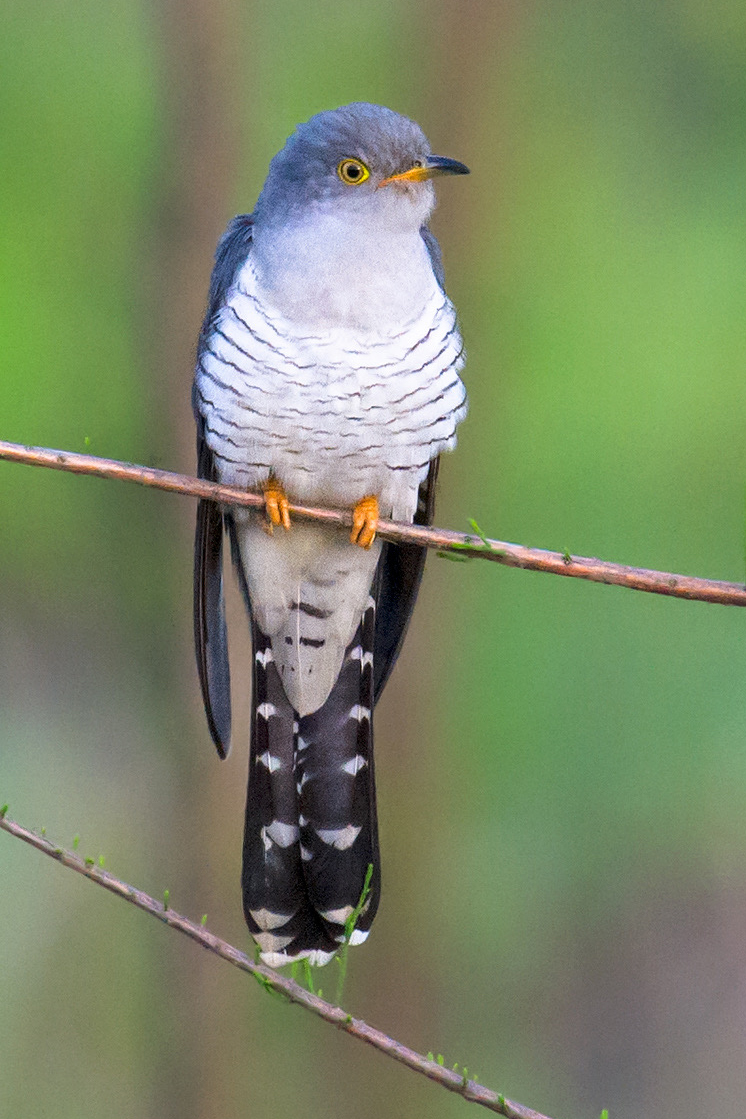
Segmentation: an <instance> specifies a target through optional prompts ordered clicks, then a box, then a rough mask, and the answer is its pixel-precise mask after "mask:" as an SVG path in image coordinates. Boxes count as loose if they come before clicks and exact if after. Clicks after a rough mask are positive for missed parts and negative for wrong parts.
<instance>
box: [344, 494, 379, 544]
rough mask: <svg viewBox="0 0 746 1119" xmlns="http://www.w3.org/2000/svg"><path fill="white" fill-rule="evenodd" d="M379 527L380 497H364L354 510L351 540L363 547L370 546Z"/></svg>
mask: <svg viewBox="0 0 746 1119" xmlns="http://www.w3.org/2000/svg"><path fill="white" fill-rule="evenodd" d="M377 528H378V498H377V497H372V496H371V497H364V498H362V500H361V501H358V503H357V505H356V506H355V508H354V509H353V510H352V532H351V533H350V540H351V541H352V543H353V544H357V545H359V547H361V548H370V546H371V544H372V543H373V541H374V540H375V538H376V529H377Z"/></svg>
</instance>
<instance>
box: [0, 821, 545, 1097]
mask: <svg viewBox="0 0 746 1119" xmlns="http://www.w3.org/2000/svg"><path fill="white" fill-rule="evenodd" d="M6 811H7V806H6V807H5V808H2V809H0V828H2V829H3V830H4V831H6V832H8V833H9V834H10V835H13V836H15V837H16V838H17V839H22V840H23V841H24V843H28V844H30V845H31V846H32V847H35V848H36V849H37V851H41V852H42V853H43V854H45V855H49V856H50V858H52V859H56V860H57V862H59V863H62V865H63V866H66V867H67V868H68V869H69V870H74V871H76V872H77V873H78V874H82V875H83V876H84V877H85V878H89V879H90V880H91V881H92V882H96V883H97V884H98V885H99V886H103V887H104V889H106V890H110V891H111V892H112V893H113V894H117V895H118V896H119V897H121V898H124V900H125V901H129V902H131V903H132V904H133V905H135V906H137V908H138V909H142V910H143V911H144V912H145V913H150V914H151V915H152V916H153V917H156V918H157V919H158V920H159V921H161V922H162V923H163V924H164V925H168V926H169V927H170V928H172V929H177V930H178V931H179V932H181V933H183V934H184V935H185V936H188V937H189V938H190V939H191V940H195V941H196V942H197V944H200V945H201V946H202V947H203V948H205V949H207V951H208V952H212V953H213V954H214V955H216V956H219V957H220V959H221V960H225V961H226V962H227V963H229V964H233V965H234V967H237V968H239V970H241V971H245V972H248V974H249V975H253V977H254V978H255V979H256V980H257V981H258V983H259V984H260V985H261V986H262V987H264V988H265V990H267V991H269V992H270V993H271V994H276V995H280V996H281V997H282V998H285V999H287V1001H288V1002H291V1003H296V1004H297V1005H298V1006H303V1007H305V1009H306V1010H310V1011H311V1013H312V1014H316V1015H317V1016H318V1017H319V1018H323V1019H324V1021H325V1022H329V1023H330V1024H331V1025H333V1026H336V1027H337V1029H339V1030H343V1031H344V1032H345V1033H348V1034H350V1035H351V1036H352V1037H356V1038H358V1039H359V1040H360V1041H365V1042H367V1043H368V1045H372V1046H373V1048H374V1049H379V1050H380V1051H381V1052H382V1053H385V1054H386V1056H388V1057H392V1058H393V1059H394V1060H395V1061H399V1062H400V1063H401V1064H403V1065H406V1066H407V1068H411V1069H413V1070H414V1071H415V1072H419V1073H421V1075H422V1076H426V1077H427V1078H428V1079H429V1080H434V1081H435V1083H436V1084H440V1085H441V1087H443V1088H447V1089H448V1091H449V1092H455V1093H456V1095H459V1096H462V1097H463V1098H464V1099H465V1100H469V1101H470V1102H471V1103H478V1104H481V1105H482V1106H483V1107H486V1108H487V1109H488V1110H489V1111H494V1112H496V1113H497V1114H498V1115H504V1116H506V1119H548V1117H547V1116H546V1115H542V1114H541V1113H540V1112H538V1111H533V1110H532V1109H531V1108H530V1107H524V1106H523V1105H522V1104H520V1103H515V1102H514V1101H513V1100H508V1099H506V1098H505V1097H504V1096H502V1095H498V1094H497V1093H496V1092H492V1091H490V1089H489V1088H485V1087H484V1086H483V1085H482V1084H478V1083H477V1082H476V1080H469V1079H468V1076H467V1073H466V1071H464V1073H463V1074H462V1075H460V1074H459V1073H457V1072H455V1071H453V1070H451V1069H447V1068H444V1066H443V1065H440V1064H438V1062H437V1061H432V1060H429V1059H428V1058H427V1057H424V1056H423V1055H422V1054H421V1053H417V1052H415V1050H414V1049H409V1048H408V1047H407V1046H406V1045H402V1044H401V1042H398V1041H395V1040H394V1038H392V1037H389V1036H388V1034H385V1033H383V1032H382V1031H381V1030H376V1029H374V1027H373V1026H369V1025H367V1023H366V1022H364V1021H363V1020H362V1019H361V1018H353V1017H352V1015H351V1014H347V1013H345V1011H344V1010H342V1009H341V1008H340V1007H338V1006H333V1005H332V1004H331V1003H329V1002H325V1001H324V999H321V998H319V997H318V995H314V994H312V993H311V992H310V991H307V990H306V989H305V988H304V987H300V986H299V985H298V984H297V983H296V982H294V980H292V979H288V978H287V976H284V975H280V974H278V972H276V971H273V970H272V968H269V967H265V966H264V965H263V964H258V963H254V961H253V960H251V959H249V957H248V956H247V955H245V954H244V953H243V952H240V951H239V950H238V949H237V948H234V947H233V945H231V944H228V943H227V942H226V941H225V940H221V939H220V937H217V936H214V935H213V933H210V932H208V931H207V929H206V928H204V926H202V925H196V924H195V923H194V922H193V921H190V920H188V919H187V918H186V917H183V916H182V915H181V914H180V913H176V912H175V911H174V910H173V909H170V908H167V905H166V904H164V902H160V901H156V900H155V898H152V897H150V896H149V895H148V894H145V893H143V892H142V890H138V889H136V888H135V887H134V886H130V885H128V884H127V883H126V882H122V881H121V879H119V878H115V877H114V875H113V874H109V872H108V871H106V870H104V869H103V868H102V867H100V866H98V865H97V864H96V863H95V862H94V861H93V860H92V859H83V858H81V857H80V856H79V855H76V854H74V853H73V852H72V851H67V850H65V849H64V848H62V847H55V846H54V844H53V843H50V841H49V840H48V839H46V838H45V837H44V836H43V835H37V834H36V833H35V832H32V831H29V830H28V829H27V828H24V827H22V826H21V824H17V823H15V822H14V821H13V820H10V819H9V818H8V816H7V815H6Z"/></svg>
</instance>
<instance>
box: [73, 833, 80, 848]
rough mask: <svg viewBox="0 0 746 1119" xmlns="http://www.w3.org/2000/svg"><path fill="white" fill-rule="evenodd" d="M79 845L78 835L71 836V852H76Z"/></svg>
mask: <svg viewBox="0 0 746 1119" xmlns="http://www.w3.org/2000/svg"><path fill="white" fill-rule="evenodd" d="M79 843H80V836H79V835H74V836H73V851H77V850H78V844H79Z"/></svg>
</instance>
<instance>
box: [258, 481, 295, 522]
mask: <svg viewBox="0 0 746 1119" xmlns="http://www.w3.org/2000/svg"><path fill="white" fill-rule="evenodd" d="M264 507H265V509H266V510H267V523H266V525H265V530H266V532H267V534H268V535H269V536H271V535H272V532H273V529H274V526H275V525H282V527H283V528H285V529H288V528H290V505H289V502H288V499H287V495H286V493H285V491H284V489H283V488H282V486H281V484H280V483H279V482H278V481H277V479H276V478H274V477H273V476H272V475H271V474H270V476H269V478H268V479H267V483H266V485H265V487H264Z"/></svg>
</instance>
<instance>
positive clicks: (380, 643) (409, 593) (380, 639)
mask: <svg viewBox="0 0 746 1119" xmlns="http://www.w3.org/2000/svg"><path fill="white" fill-rule="evenodd" d="M439 464H440V459H439V458H435V459H433V461H432V462H431V463H430V469H429V471H428V474H427V478H426V479H425V481H424V482H423V483H422V485H421V486H420V492H419V500H418V502H417V512H416V513H415V516H414V523H415V524H418V525H431V524H432V523H433V516H434V514H435V483H436V480H437V477H438V466H439ZM426 556H427V548H422V547H420V545H419V544H392V543H389V542H388V541H387V542H386V543H385V544H384V545H383V547H382V549H381V558H380V560H379V561H378V586H377V592H376V637H375V646H374V651H373V695H374V702H375V703H377V702H378V700H379V698H380V695H381V692H382V691H383V688H384V685H385V683H386V681H387V680H388V678H389V676H390V675H391V670H392V668H393V667H394V664H395V663H396V658H397V657H398V656H399V652H400V650H401V647H402V644H403V642H404V636H405V634H406V632H407V626H408V625H409V619H410V618H411V617H412V611H413V610H414V604H415V601H416V599H417V592H418V591H419V589H420V582H421V581H422V572H423V571H424V568H425V558H426Z"/></svg>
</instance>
